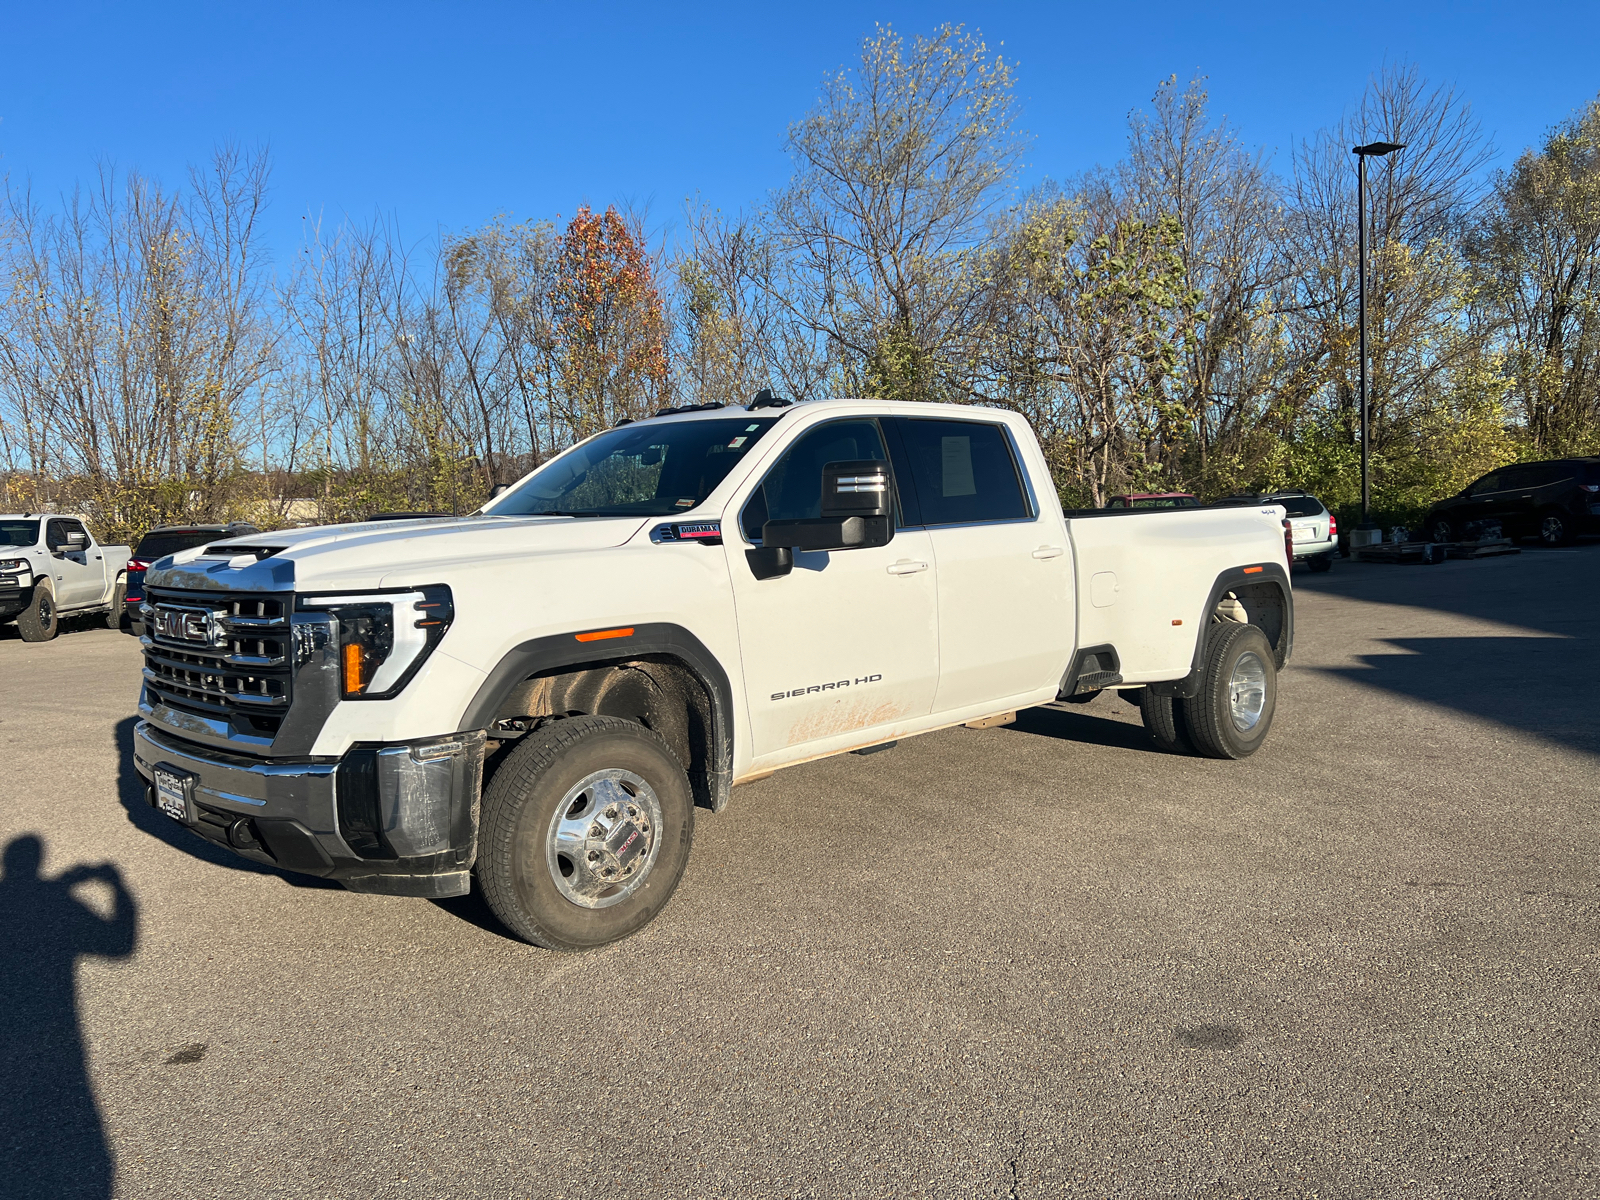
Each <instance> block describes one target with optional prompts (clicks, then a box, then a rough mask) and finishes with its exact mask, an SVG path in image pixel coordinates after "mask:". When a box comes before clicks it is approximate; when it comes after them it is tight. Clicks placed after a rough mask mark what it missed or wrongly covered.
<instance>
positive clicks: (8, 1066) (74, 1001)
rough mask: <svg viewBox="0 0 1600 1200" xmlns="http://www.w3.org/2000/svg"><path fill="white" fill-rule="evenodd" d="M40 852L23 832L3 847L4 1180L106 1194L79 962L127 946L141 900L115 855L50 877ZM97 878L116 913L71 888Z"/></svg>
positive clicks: (78, 1196) (68, 1192)
mask: <svg viewBox="0 0 1600 1200" xmlns="http://www.w3.org/2000/svg"><path fill="white" fill-rule="evenodd" d="M43 862H44V843H43V842H42V841H41V840H40V839H39V838H37V837H35V836H33V835H32V834H23V835H22V836H20V837H17V838H14V839H13V840H12V841H11V843H10V844H9V845H7V846H6V848H5V853H4V860H3V872H4V873H3V874H0V1005H3V1006H4V1012H5V1022H4V1025H3V1029H4V1033H3V1035H0V1181H3V1182H0V1191H3V1193H4V1194H5V1195H6V1196H8V1197H9V1196H14V1197H19V1198H20V1197H40V1198H41V1200H42V1198H45V1197H49V1198H50V1200H89V1198H90V1197H97V1198H98V1197H109V1196H110V1195H111V1194H112V1188H113V1183H114V1175H115V1173H114V1170H113V1162H112V1154H111V1147H110V1145H109V1144H108V1143H107V1141H106V1136H105V1128H104V1125H103V1123H102V1122H101V1119H100V1109H99V1105H98V1104H97V1103H96V1102H95V1097H94V1091H93V1089H92V1088H91V1086H90V1083H89V1074H88V1069H87V1066H86V1064H85V1062H84V1048H83V1035H82V1028H81V1024H80V1021H79V1017H78V990H77V987H76V985H75V984H76V981H75V970H76V965H77V961H78V959H79V958H80V957H82V956H84V955H95V956H98V957H101V958H111V959H119V958H127V957H128V956H129V955H131V954H132V953H133V951H134V948H135V946H137V944H138V940H139V929H138V926H139V917H138V907H137V905H135V903H134V901H133V897H132V896H130V895H129V894H128V891H127V889H126V888H125V887H124V886H123V883H122V876H121V874H120V872H118V870H117V869H116V867H114V866H112V865H111V864H110V863H103V864H101V865H100V866H97V867H88V866H79V867H73V868H72V869H71V870H68V871H66V872H64V873H63V874H61V875H58V876H56V877H55V878H53V879H49V878H45V877H44V876H43V875H41V874H40V867H41V866H42V865H43ZM90 882H97V883H100V884H103V885H104V886H105V887H107V888H108V889H109V890H110V893H111V897H112V904H111V913H110V915H109V916H105V917H102V916H101V915H100V914H99V913H98V912H96V911H95V910H94V909H93V908H91V907H90V906H89V905H88V904H86V903H84V901H83V900H82V899H80V898H79V897H77V896H75V895H73V889H74V888H76V887H78V886H79V885H81V884H86V883H90Z"/></svg>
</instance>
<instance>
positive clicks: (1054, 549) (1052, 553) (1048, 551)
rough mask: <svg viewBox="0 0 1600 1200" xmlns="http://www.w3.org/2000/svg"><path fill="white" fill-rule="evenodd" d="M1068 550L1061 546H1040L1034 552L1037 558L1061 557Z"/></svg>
mask: <svg viewBox="0 0 1600 1200" xmlns="http://www.w3.org/2000/svg"><path fill="white" fill-rule="evenodd" d="M1065 553H1066V551H1065V550H1063V549H1062V548H1061V547H1060V546H1040V547H1039V548H1038V549H1037V550H1035V551H1034V552H1033V556H1034V557H1035V558H1060V557H1061V556H1062V555H1063V554H1065Z"/></svg>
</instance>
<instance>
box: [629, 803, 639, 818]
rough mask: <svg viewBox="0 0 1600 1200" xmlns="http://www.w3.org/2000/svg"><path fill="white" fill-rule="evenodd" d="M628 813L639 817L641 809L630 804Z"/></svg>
mask: <svg viewBox="0 0 1600 1200" xmlns="http://www.w3.org/2000/svg"><path fill="white" fill-rule="evenodd" d="M628 815H629V816H630V817H637V816H638V815H639V810H638V809H637V808H635V807H634V806H633V805H631V804H630V805H628Z"/></svg>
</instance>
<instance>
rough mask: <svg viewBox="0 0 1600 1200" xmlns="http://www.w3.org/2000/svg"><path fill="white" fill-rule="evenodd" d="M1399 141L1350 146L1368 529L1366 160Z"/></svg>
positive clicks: (1364, 522)
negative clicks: (1353, 163)
mask: <svg viewBox="0 0 1600 1200" xmlns="http://www.w3.org/2000/svg"><path fill="white" fill-rule="evenodd" d="M1404 149H1405V143H1403V142H1368V143H1367V144H1366V145H1365V146H1352V147H1350V153H1351V154H1354V155H1355V156H1356V221H1357V223H1358V224H1359V226H1360V230H1359V232H1358V233H1357V234H1356V246H1357V247H1358V249H1357V258H1358V259H1359V260H1360V266H1359V270H1360V274H1361V279H1360V282H1359V284H1358V285H1357V294H1358V296H1359V297H1360V301H1359V303H1360V307H1361V350H1360V353H1361V524H1360V526H1358V528H1361V529H1367V528H1369V525H1368V522H1369V520H1370V518H1369V517H1368V515H1367V510H1368V509H1369V508H1370V507H1371V505H1372V474H1371V467H1370V465H1369V462H1368V460H1369V458H1370V457H1371V454H1372V409H1371V408H1369V407H1368V405H1367V159H1368V158H1383V157H1385V156H1386V155H1390V154H1393V153H1394V152H1395V151H1396V150H1404Z"/></svg>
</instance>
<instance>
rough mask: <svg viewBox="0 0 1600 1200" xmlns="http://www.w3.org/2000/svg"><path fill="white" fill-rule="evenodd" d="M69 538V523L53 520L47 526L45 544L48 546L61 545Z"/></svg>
mask: <svg viewBox="0 0 1600 1200" xmlns="http://www.w3.org/2000/svg"><path fill="white" fill-rule="evenodd" d="M66 540H67V523H66V522H65V521H51V522H50V523H49V524H48V525H46V526H45V530H44V544H45V545H46V546H59V545H61V544H62V543H63V542H65V541H66Z"/></svg>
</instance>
